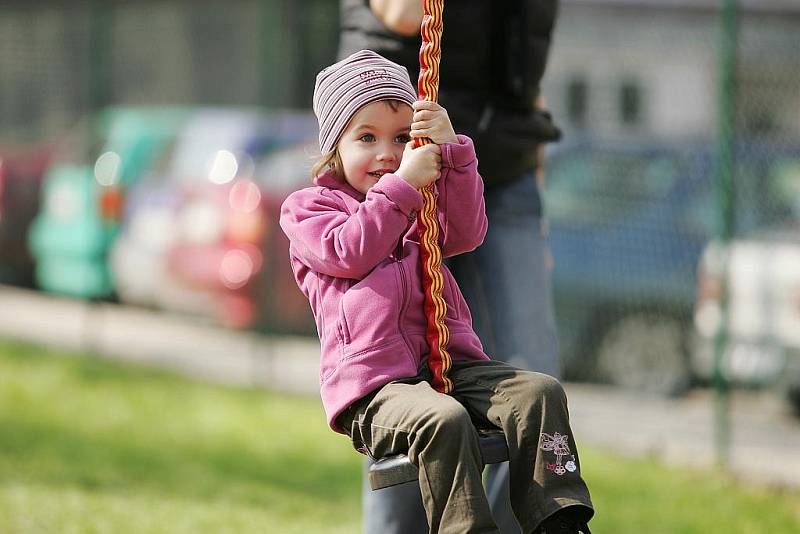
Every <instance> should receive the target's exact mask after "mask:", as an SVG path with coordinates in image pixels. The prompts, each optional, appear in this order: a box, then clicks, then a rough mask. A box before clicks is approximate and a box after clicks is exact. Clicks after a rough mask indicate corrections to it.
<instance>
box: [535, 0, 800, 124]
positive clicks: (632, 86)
mask: <svg viewBox="0 0 800 534" xmlns="http://www.w3.org/2000/svg"><path fill="white" fill-rule="evenodd" d="M721 4H722V2H720V1H719V0H562V1H561V12H560V16H559V22H558V25H557V28H556V34H555V37H554V46H553V51H552V55H551V57H550V61H549V64H548V71H547V75H546V76H545V79H544V80H545V86H544V93H545V96H546V98H547V102H548V106H549V107H550V108H551V109H552V110H553V114H554V115H555V116H556V117H558V119H559V122H560V123H561V124H562V125H563V126H564V127H565V129H566V130H567V134H568V135H569V134H578V133H589V132H591V133H593V134H599V135H601V136H602V137H617V136H623V137H637V138H638V137H641V136H643V135H645V136H657V137H671V138H686V137H690V138H695V137H710V136H712V135H713V133H714V128H715V115H716V105H717V104H716V102H717V92H716V91H717V88H716V78H717V72H718V56H717V52H718V50H717V48H718V27H717V25H718V20H717V18H718V16H719V7H720V5H721ZM739 6H740V11H739V47H738V52H739V65H738V72H737V78H738V88H739V94H738V99H737V105H738V106H737V107H738V111H737V113H738V118H737V122H738V124H737V130H738V132H740V133H742V134H744V135H752V136H759V137H761V136H774V137H784V138H785V137H795V138H797V137H798V136H800V1H798V0H739Z"/></svg>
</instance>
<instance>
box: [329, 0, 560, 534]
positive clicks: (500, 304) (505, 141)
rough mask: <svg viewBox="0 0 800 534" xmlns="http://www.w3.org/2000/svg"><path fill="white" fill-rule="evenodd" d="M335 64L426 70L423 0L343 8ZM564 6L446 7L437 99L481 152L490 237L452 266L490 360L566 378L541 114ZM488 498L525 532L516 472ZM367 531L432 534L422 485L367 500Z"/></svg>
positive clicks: (530, 0) (546, 126)
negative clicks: (359, 56) (370, 59)
mask: <svg viewBox="0 0 800 534" xmlns="http://www.w3.org/2000/svg"><path fill="white" fill-rule="evenodd" d="M340 7H341V33H340V44H339V56H340V57H346V56H348V55H349V54H351V53H353V52H355V51H358V50H361V49H370V50H374V51H376V52H378V53H380V54H381V55H383V56H385V57H387V58H388V59H390V60H392V61H395V62H397V63H400V64H401V65H404V66H405V67H406V68H407V69H408V70H409V72H410V73H411V78H412V80H416V79H417V77H418V73H419V49H420V42H421V41H420V36H419V29H420V24H421V21H422V15H423V8H422V0H341V4H340ZM557 7H558V1H557V0H504V1H503V2H496V1H495V2H493V1H491V0H458V1H454V2H446V5H445V9H444V33H443V37H442V58H441V63H440V84H439V102H440V103H441V104H442V105H443V106H444V107H445V108H446V109H447V110H448V112H449V115H450V119H451V121H452V123H453V125H454V126H455V128H456V129H457V130H458V131H459V132H463V133H464V134H466V135H468V136H470V137H471V138H472V139H473V140H474V142H475V147H476V152H477V154H478V160H479V171H480V173H481V175H482V176H483V178H484V182H485V203H486V213H487V216H488V219H489V230H488V233H487V235H486V238H485V239H484V243H483V245H482V246H481V247H480V248H478V249H477V250H476V251H475V252H472V253H469V254H462V255H460V256H458V257H457V258H454V259H453V261H452V262H451V263H449V266H450V269H451V271H452V272H453V274H454V276H455V278H456V280H457V282H458V284H459V286H460V287H461V289H462V291H463V293H464V296H465V298H466V300H467V302H468V304H469V308H470V310H471V312H472V317H473V326H474V329H475V331H476V332H477V334H478V336H479V337H480V339H481V342H482V343H483V345H484V348H485V350H486V352H487V353H488V354H490V355H491V356H492V357H494V358H498V359H504V360H505V361H507V362H508V363H510V364H512V365H515V366H518V367H521V368H524V369H530V370H534V371H539V372H543V373H547V374H550V375H552V376H555V377H560V365H559V360H558V346H557V338H556V331H555V324H554V319H553V307H552V297H551V288H550V275H549V268H548V264H549V260H548V250H547V244H546V238H545V235H544V225H543V223H542V203H541V198H540V189H541V186H542V179H543V172H542V154H543V151H542V144H543V143H545V142H548V141H554V140H557V139H558V137H559V131H558V129H557V128H556V127H555V126H554V125H553V122H552V120H551V118H550V115H549V114H548V113H547V112H546V111H544V110H543V109H541V107H540V106H539V104H540V103H541V97H540V89H539V83H540V81H541V78H542V76H543V74H544V71H545V66H546V61H547V55H548V52H549V48H550V40H551V35H552V31H553V26H554V22H555V18H556V12H557ZM487 470H488V473H487V496H488V498H489V501H490V504H491V507H492V513H493V514H494V516H495V521H496V523H497V524H498V526H499V527H500V528H501V531H502V532H503V533H504V534H511V533H518V532H520V528H519V526H518V524H517V521H516V519H515V518H514V516H513V513H512V512H511V507H510V505H509V500H508V466H507V465H506V464H500V465H496V466H490V467H489V468H487ZM363 503H364V530H365V533H366V534H377V533H386V534H393V533H397V534H409V533H412V534H413V533H416V532H426V530H427V525H426V522H425V515H424V510H423V507H422V501H421V497H420V491H419V487H418V486H417V485H415V484H406V485H402V486H396V487H394V488H389V489H385V490H381V491H377V492H370V490H369V488H368V486H367V485H366V482H365V485H364V495H363Z"/></svg>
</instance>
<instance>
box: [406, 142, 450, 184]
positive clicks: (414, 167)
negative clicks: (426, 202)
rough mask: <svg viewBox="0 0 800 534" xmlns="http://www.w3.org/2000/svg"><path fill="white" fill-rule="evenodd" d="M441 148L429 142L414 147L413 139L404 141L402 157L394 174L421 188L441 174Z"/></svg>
mask: <svg viewBox="0 0 800 534" xmlns="http://www.w3.org/2000/svg"><path fill="white" fill-rule="evenodd" d="M441 171H442V149H441V148H440V147H439V145H436V144H429V145H423V146H421V147H419V148H414V141H409V142H408V143H406V147H405V149H404V150H403V159H402V160H401V161H400V167H399V168H398V169H397V171H395V174H396V175H397V176H399V177H400V178H402V179H403V180H405V181H406V182H407V183H408V184H409V185H410V186H412V187H414V188H415V189H422V188H423V187H425V186H426V185H428V184H430V183H432V182H435V181H436V180H438V179H439V177H440V176H441Z"/></svg>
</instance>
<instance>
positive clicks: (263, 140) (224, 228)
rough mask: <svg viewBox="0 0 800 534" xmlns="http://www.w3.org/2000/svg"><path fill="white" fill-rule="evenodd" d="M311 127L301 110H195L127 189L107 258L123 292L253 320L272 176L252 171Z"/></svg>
mask: <svg viewBox="0 0 800 534" xmlns="http://www.w3.org/2000/svg"><path fill="white" fill-rule="evenodd" d="M315 131H316V123H315V122H314V119H313V116H311V115H310V114H308V113H298V112H262V111H258V110H245V109H238V110H236V109H208V110H202V111H198V112H196V113H194V114H193V116H192V117H191V119H190V120H189V121H188V122H187V124H186V127H185V128H184V129H183V131H181V133H180V135H179V137H178V140H177V141H176V143H175V145H174V148H173V150H172V151H171V153H170V154H169V155H168V157H167V158H165V161H164V163H165V165H164V166H163V167H162V168H159V169H158V170H157V171H156V172H154V173H153V174H152V175H151V176H150V177H148V179H146V180H144V181H143V182H142V183H141V184H140V185H139V186H138V187H137V188H136V189H135V190H134V192H133V194H132V198H131V203H130V204H129V210H128V213H127V214H126V217H125V224H124V228H123V233H122V236H121V237H120V239H119V240H118V242H117V244H116V246H115V247H114V250H113V252H112V258H111V264H112V270H113V272H114V274H115V277H116V279H117V282H118V284H117V286H118V291H119V294H120V298H121V300H122V301H124V302H131V303H136V304H144V305H152V306H157V307H160V308H163V309H168V310H173V311H181V312H186V313H191V314H194V315H199V316H204V317H208V318H211V319H213V320H215V321H217V322H219V323H221V324H224V325H226V326H230V327H234V328H245V327H250V326H253V325H254V324H255V323H256V321H257V317H258V302H257V298H256V290H255V287H256V281H257V280H258V275H259V273H260V272H261V270H262V266H263V264H264V252H263V250H264V240H265V239H267V236H268V234H269V233H270V232H272V231H273V227H272V223H271V222H269V221H268V220H267V213H266V209H267V208H266V207H267V205H268V204H269V200H268V198H269V194H270V192H271V191H270V189H269V187H268V186H269V183H270V182H269V181H266V182H264V181H259V180H258V179H257V177H256V176H257V167H256V166H257V163H258V162H259V161H261V159H262V158H263V157H264V156H265V155H266V154H269V153H271V152H274V151H276V150H281V149H282V147H284V146H286V145H287V144H291V143H295V142H298V141H299V140H301V139H308V138H310V136H313V134H314V132H315Z"/></svg>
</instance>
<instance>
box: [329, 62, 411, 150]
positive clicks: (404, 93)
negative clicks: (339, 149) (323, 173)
mask: <svg viewBox="0 0 800 534" xmlns="http://www.w3.org/2000/svg"><path fill="white" fill-rule="evenodd" d="M388 99H396V100H400V101H402V102H406V103H408V105H409V106H410V105H411V104H413V102H414V101H415V100H416V99H417V92H416V91H415V90H414V86H413V85H411V79H410V78H409V77H408V71H407V70H406V68H405V67H403V66H401V65H398V64H397V63H394V62H392V61H389V60H388V59H386V58H385V57H383V56H381V55H379V54H376V53H375V52H372V51H371V50H361V51H360V52H356V53H355V54H353V55H351V56H350V57H347V58H345V59H343V60H341V61H339V62H338V63H334V64H333V65H331V66H330V67H327V68H325V69H323V70H322V71H321V72H320V73H319V74H317V83H316V85H315V86H314V113H315V114H316V115H317V120H319V148H320V151H321V152H322V153H323V154H327V153H328V152H329V151H330V150H332V149H333V147H335V146H336V144H337V143H338V142H339V138H340V137H341V136H342V133H343V132H344V130H345V128H347V125H348V123H349V122H350V119H352V118H353V115H355V114H356V112H358V110H359V109H361V108H362V107H363V106H365V105H366V104H369V103H372V102H377V101H378V100H388Z"/></svg>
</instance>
